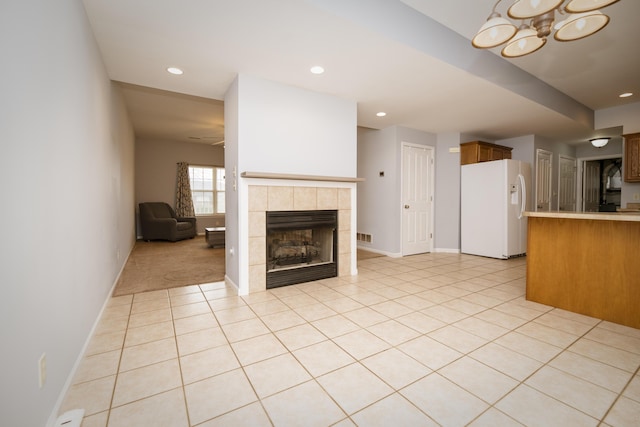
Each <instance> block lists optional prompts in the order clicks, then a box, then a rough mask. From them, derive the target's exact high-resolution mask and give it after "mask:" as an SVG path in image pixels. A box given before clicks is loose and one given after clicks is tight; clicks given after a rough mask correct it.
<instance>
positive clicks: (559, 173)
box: [558, 154, 580, 211]
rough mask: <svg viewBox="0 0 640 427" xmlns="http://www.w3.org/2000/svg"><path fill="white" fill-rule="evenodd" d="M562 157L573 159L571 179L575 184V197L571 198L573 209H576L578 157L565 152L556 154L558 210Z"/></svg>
mask: <svg viewBox="0 0 640 427" xmlns="http://www.w3.org/2000/svg"><path fill="white" fill-rule="evenodd" d="M562 159H565V160H571V161H573V179H574V182H575V184H576V188H574V191H575V198H574V199H573V204H574V211H577V210H578V189H579V188H580V187H579V186H578V159H576V158H575V157H571V156H567V155H566V154H559V155H558V210H560V186H561V185H562Z"/></svg>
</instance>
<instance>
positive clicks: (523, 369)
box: [469, 343, 542, 381]
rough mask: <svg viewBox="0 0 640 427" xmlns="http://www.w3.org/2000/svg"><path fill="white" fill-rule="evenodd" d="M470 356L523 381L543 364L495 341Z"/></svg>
mask: <svg viewBox="0 0 640 427" xmlns="http://www.w3.org/2000/svg"><path fill="white" fill-rule="evenodd" d="M469 356H470V357H472V358H474V359H476V360H478V361H479V362H482V363H484V364H485V365H487V366H491V367H492V368H493V369H495V370H497V371H500V372H502V373H503V374H506V375H508V376H510V377H511V378H514V379H516V380H518V381H523V380H524V379H525V378H527V377H528V376H529V375H531V374H532V373H534V372H535V371H536V370H538V369H539V368H540V367H541V366H542V362H539V361H537V360H534V359H531V358H530V357H527V356H525V355H523V354H520V353H518V352H515V351H513V350H510V349H508V348H506V347H502V346H500V345H498V344H495V343H489V344H487V345H485V346H483V347H480V348H479V349H477V350H475V351H473V352H472V353H470V354H469Z"/></svg>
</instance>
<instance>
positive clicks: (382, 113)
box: [376, 111, 387, 117]
mask: <svg viewBox="0 0 640 427" xmlns="http://www.w3.org/2000/svg"><path fill="white" fill-rule="evenodd" d="M386 115H387V113H385V112H384V111H380V112H379V113H376V116H378V117H384V116H386Z"/></svg>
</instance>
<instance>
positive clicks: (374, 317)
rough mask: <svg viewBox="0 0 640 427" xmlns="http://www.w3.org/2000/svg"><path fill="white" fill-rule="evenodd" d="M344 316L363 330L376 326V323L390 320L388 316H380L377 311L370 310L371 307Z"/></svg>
mask: <svg viewBox="0 0 640 427" xmlns="http://www.w3.org/2000/svg"><path fill="white" fill-rule="evenodd" d="M343 316H344V317H346V318H347V319H349V320H351V321H352V322H353V323H355V324H357V325H358V326H360V327H363V328H366V327H367V326H371V325H374V324H376V323H381V322H384V321H386V320H388V319H389V318H388V317H387V316H385V315H383V314H380V313H378V312H377V311H375V310H372V309H370V308H369V307H363V306H361V308H358V309H356V310H352V311H349V312H346V313H343Z"/></svg>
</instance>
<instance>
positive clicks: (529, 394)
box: [495, 385, 598, 427]
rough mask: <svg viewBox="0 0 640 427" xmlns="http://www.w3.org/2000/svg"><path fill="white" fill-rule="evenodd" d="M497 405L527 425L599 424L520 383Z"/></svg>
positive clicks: (559, 426)
mask: <svg viewBox="0 0 640 427" xmlns="http://www.w3.org/2000/svg"><path fill="white" fill-rule="evenodd" d="M495 407H496V408H497V409H499V410H500V411H502V412H504V413H505V414H507V415H509V416H510V417H512V418H514V419H515V420H517V421H519V422H521V423H522V424H524V425H527V426H533V425H536V426H558V427H561V426H581V427H582V426H584V427H589V426H597V425H598V421H597V420H596V419H595V418H592V417H590V416H588V415H586V414H585V413H583V412H580V411H578V410H576V409H574V408H571V407H569V406H567V405H565V404H564V403H562V402H560V401H558V400H555V399H553V398H552V397H549V396H547V395H546V394H543V393H541V392H539V391H537V390H535V389H533V388H531V387H529V386H526V385H520V386H518V388H516V389H515V390H514V391H512V392H511V393H509V394H508V395H507V396H505V398H504V399H502V400H501V401H499V402H498V403H496V405H495Z"/></svg>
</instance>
